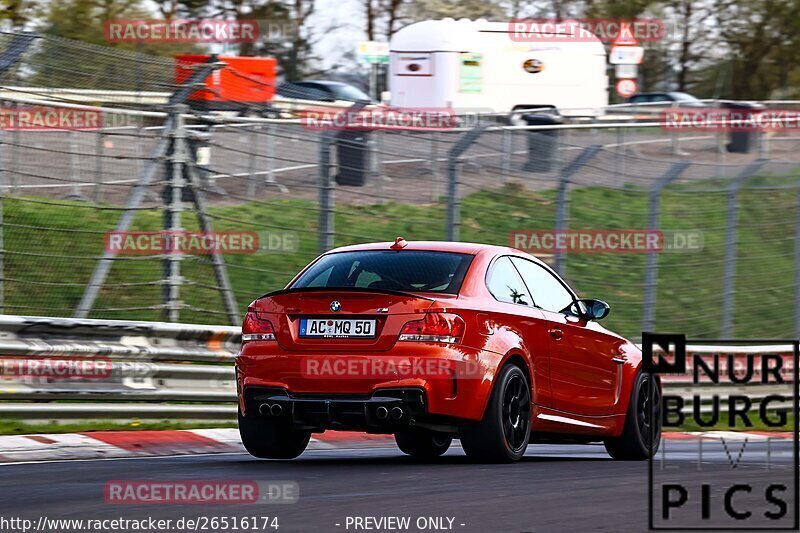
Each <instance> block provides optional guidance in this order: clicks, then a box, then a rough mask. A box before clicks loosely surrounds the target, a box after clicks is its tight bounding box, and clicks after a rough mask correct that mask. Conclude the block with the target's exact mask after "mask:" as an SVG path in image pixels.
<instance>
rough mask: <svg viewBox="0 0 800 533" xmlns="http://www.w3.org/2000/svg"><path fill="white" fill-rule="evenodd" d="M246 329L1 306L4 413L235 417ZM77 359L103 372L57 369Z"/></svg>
mask: <svg viewBox="0 0 800 533" xmlns="http://www.w3.org/2000/svg"><path fill="white" fill-rule="evenodd" d="M240 338H241V330H240V329H239V328H236V327H230V326H200V325H194V324H172V323H165V322H132V321H123V320H93V319H72V318H48V317H27V316H8V315H0V353H2V354H3V355H4V356H6V358H4V359H3V360H2V361H0V365H2V366H0V369H1V370H3V371H2V372H1V373H0V400H4V402H3V405H2V408H1V409H2V413H3V415H0V416H2V417H6V418H23V419H54V420H58V419H62V420H63V419H82V418H83V419H115V420H116V419H130V418H150V419H154V418H155V419H165V418H169V419H179V420H193V419H214V420H229V419H232V418H234V417H235V414H236V407H235V405H234V402H235V400H236V384H235V376H234V371H233V365H232V364H231V363H232V361H233V357H234V354H235V353H236V351H237V350H238V346H239V339H240ZM9 356H10V357H9ZM39 360H44V361H47V362H48V364H47V365H46V366H44V367H42V368H41V369H39V370H35V371H34V372H31V368H30V364H31V362H34V363H35V362H36V361H39ZM19 361H25V363H26V364H25V366H24V367H22V369H21V370H20V367H14V366H12V364H13V363H15V362H19ZM44 361H42V362H44ZM75 361H79V362H82V363H83V362H85V363H89V366H88V368H89V370H88V372H87V373H86V374H88V373H97V374H98V375H97V376H94V377H92V376H89V375H78V376H76V375H75V374H74V373H71V372H69V371H65V372H64V373H63V374H58V364H59V363H62V364H63V365H64V366H66V365H67V364H68V363H70V362H75ZM9 370H10V371H9ZM54 374H58V375H54Z"/></svg>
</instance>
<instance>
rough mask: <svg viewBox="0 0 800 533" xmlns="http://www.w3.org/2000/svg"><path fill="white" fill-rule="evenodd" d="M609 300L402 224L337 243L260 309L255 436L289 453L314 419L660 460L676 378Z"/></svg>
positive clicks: (252, 350) (248, 432)
mask: <svg viewBox="0 0 800 533" xmlns="http://www.w3.org/2000/svg"><path fill="white" fill-rule="evenodd" d="M608 312H609V306H608V304H606V303H605V302H602V301H600V300H590V299H581V298H578V296H577V295H576V294H575V292H574V291H573V290H572V289H571V288H570V287H569V286H568V285H567V284H566V283H565V282H564V281H563V280H562V279H561V278H560V277H559V276H558V275H557V274H556V273H555V272H554V271H553V270H552V269H550V267H548V266H547V265H546V264H545V263H543V262H542V261H539V260H538V259H536V258H534V257H532V256H530V255H528V254H526V253H524V252H521V251H519V250H515V249H513V248H505V247H500V246H488V245H482V244H468V243H455V242H454V243H450V242H406V241H405V240H403V239H402V238H398V239H397V240H396V241H395V242H393V243H392V242H388V243H374V244H363V245H358V246H348V247H344V248H337V249H335V250H331V251H330V252H327V253H325V254H323V255H321V256H320V257H318V258H317V259H316V260H314V261H313V262H312V263H311V264H310V265H308V266H307V267H306V268H305V269H304V270H303V271H302V272H300V273H299V274H298V275H297V276H296V277H295V278H294V279H293V280H292V281H291V282H290V283H289V284H288V285H287V287H286V288H285V289H283V290H279V291H275V292H272V293H269V294H267V295H265V296H262V297H261V298H259V299H257V300H255V301H254V302H253V303H252V304H250V306H249V308H248V311H247V315H246V316H245V319H244V323H243V325H242V348H241V351H240V353H239V354H238V355H237V357H236V381H237V389H238V398H239V431H240V433H241V437H242V442H243V443H244V445H245V447H246V448H247V451H248V452H250V453H251V454H252V455H254V456H256V457H262V458H274V459H288V458H293V457H297V456H298V455H300V454H301V453H302V452H303V450H305V448H306V446H307V444H308V441H309V438H310V436H311V434H312V433H319V432H322V431H326V430H360V431H367V432H370V433H386V434H394V435H395V440H396V441H397V444H398V446H399V447H400V449H401V450H402V451H403V452H405V453H407V454H409V455H412V456H415V457H422V458H432V457H436V456H439V455H441V454H443V453H444V452H445V451H446V450H447V449H448V447H449V446H450V443H451V442H452V440H453V438H457V439H460V441H461V446H462V448H463V449H464V452H466V454H467V455H468V456H469V457H471V458H474V459H476V460H479V461H492V462H494V461H514V460H518V459H520V458H521V457H522V456H523V454H524V453H525V449H526V448H527V446H528V442H530V441H532V442H557V443H576V444H579V443H593V442H602V443H604V444H605V447H606V450H608V453H609V454H610V455H611V456H612V457H613V458H615V459H627V460H641V459H646V458H647V457H649V456H650V455H652V454H653V453H655V451H656V450H657V448H658V442H659V440H660V439H659V437H660V424H659V420H660V385H659V383H658V382H657V381H656V380H655V379H653V378H651V377H650V376H649V375H648V374H645V373H643V372H642V370H641V361H642V356H641V351H640V350H639V349H638V348H637V346H636V345H634V344H633V343H631V342H630V341H628V340H626V339H624V338H623V337H620V336H619V335H617V334H615V333H613V332H611V331H609V330H607V329H605V328H603V327H602V326H601V325H599V324H598V320H600V319H602V318H603V317H605V316H606V315H607V314H608Z"/></svg>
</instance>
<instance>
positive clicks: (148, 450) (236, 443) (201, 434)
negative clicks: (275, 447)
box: [0, 428, 394, 463]
mask: <svg viewBox="0 0 800 533" xmlns="http://www.w3.org/2000/svg"><path fill="white" fill-rule="evenodd" d="M388 445H392V446H394V438H393V437H392V436H391V435H367V434H366V433H354V432H331V431H329V432H327V433H324V434H322V435H315V437H314V438H312V439H311V442H310V443H309V445H308V449H309V450H325V449H336V448H353V447H355V448H363V447H375V446H388ZM207 453H245V449H244V446H243V445H242V441H241V439H240V438H239V430H238V429H236V428H216V429H214V428H212V429H187V430H163V431H145V430H143V431H92V432H87V433H49V434H37V435H3V436H0V463H14V462H22V461H57V460H64V459H106V458H109V459H113V458H121V457H141V456H165V455H192V454H207Z"/></svg>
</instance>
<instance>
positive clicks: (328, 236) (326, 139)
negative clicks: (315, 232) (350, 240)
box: [318, 131, 336, 253]
mask: <svg viewBox="0 0 800 533" xmlns="http://www.w3.org/2000/svg"><path fill="white" fill-rule="evenodd" d="M335 137H336V132H335V131H324V132H322V135H320V137H319V141H320V145H319V184H318V187H319V252H320V253H323V252H327V251H328V250H330V249H331V248H333V236H334V213H333V205H334V198H333V180H332V179H331V145H332V144H333V140H334V138H335Z"/></svg>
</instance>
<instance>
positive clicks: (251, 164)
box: [247, 126, 260, 198]
mask: <svg viewBox="0 0 800 533" xmlns="http://www.w3.org/2000/svg"><path fill="white" fill-rule="evenodd" d="M256 128H258V129H260V128H259V127H258V126H253V127H252V129H250V130H249V131H250V146H249V147H248V148H247V151H248V152H249V154H250V155H249V156H248V164H247V172H248V176H247V197H248V198H253V197H254V196H255V195H256V154H257V152H258V138H257V134H256Z"/></svg>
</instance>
